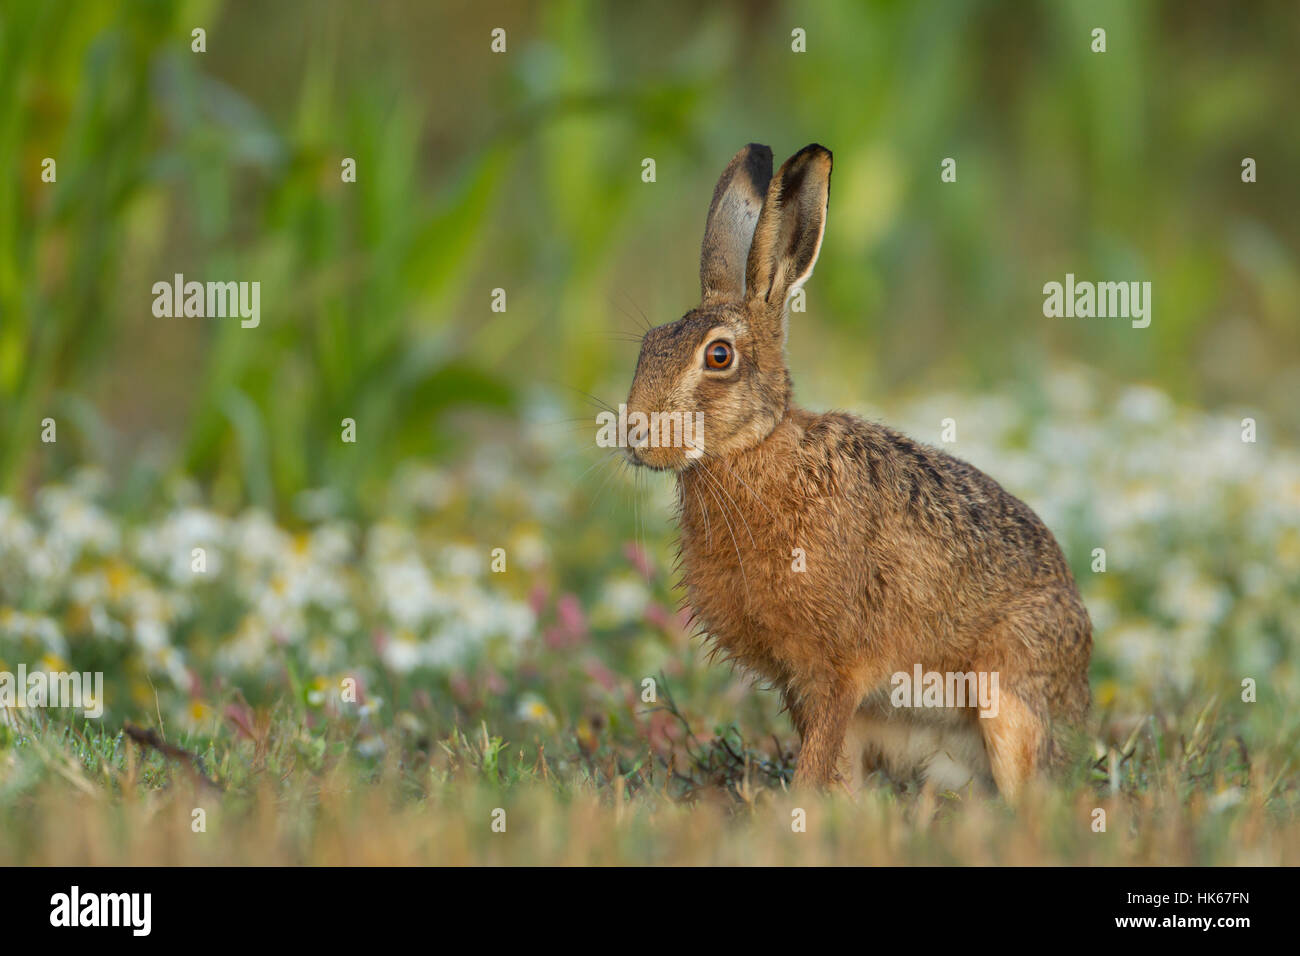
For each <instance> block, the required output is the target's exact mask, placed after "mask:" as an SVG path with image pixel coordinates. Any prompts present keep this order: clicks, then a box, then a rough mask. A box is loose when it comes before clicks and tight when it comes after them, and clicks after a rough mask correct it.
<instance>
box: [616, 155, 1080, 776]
mask: <svg viewBox="0 0 1300 956" xmlns="http://www.w3.org/2000/svg"><path fill="white" fill-rule="evenodd" d="M830 165H831V160H830V153H829V152H827V151H826V150H824V149H823V148H821V147H819V146H810V147H807V148H806V149H804V150H802V151H801V152H800V153H798V154H796V155H795V156H794V157H792V158H791V159H790V160H789V161H787V163H786V164H785V165H784V166H783V167H782V168H781V170H780V171H779V172H778V173H777V175H776V177H774V178H772V177H771V154H770V151H768V150H766V148H765V147H759V146H753V145H751V146H749V147H746V148H745V149H744V150H741V152H740V153H739V154H737V156H736V158H735V159H734V160H733V161H732V163H731V165H730V166H729V167H728V169H727V171H726V172H725V173H724V174H723V178H722V180H721V181H720V182H719V184H718V190H717V191H716V192H715V195H714V201H713V207H712V208H711V210H710V216H709V224H708V226H707V227H706V234H705V242H704V247H703V254H702V257H701V258H702V265H701V286H702V289H703V297H704V301H703V303H702V305H701V306H700V307H699V308H698V309H695V310H693V311H692V312H690V313H688V314H687V315H686V316H685V317H684V318H682V319H680V320H678V321H677V322H674V323H670V324H669V325H665V326H660V327H659V328H657V329H653V330H651V332H650V333H648V334H647V336H646V339H645V342H644V343H643V346H642V352H641V357H640V360H639V362H638V365H637V372H636V377H635V380H634V383H633V387H632V392H631V395H630V397H629V400H628V407H629V410H634V409H635V410H641V411H645V412H650V411H660V412H672V411H683V412H696V411H698V412H702V413H703V420H704V423H705V431H704V434H703V436H702V438H701V439H697V440H695V441H693V442H688V443H687V444H688V448H686V449H672V448H653V447H649V445H648V444H647V443H645V442H644V441H643V442H642V443H641V444H640V445H639V446H638V447H634V448H632V449H631V455H632V457H633V459H634V460H635V461H636V462H637V463H639V464H644V465H649V466H651V467H658V468H671V469H673V470H675V471H676V472H677V475H678V489H679V496H680V522H681V532H682V543H681V557H682V566H683V570H684V584H685V588H686V594H687V601H688V603H689V605H690V606H691V608H692V609H693V612H694V614H695V616H696V618H697V619H698V621H699V623H700V625H701V626H702V628H703V629H704V631H705V632H707V634H709V635H710V637H711V638H712V640H713V641H714V642H715V643H716V647H717V648H718V649H719V651H721V652H722V653H723V654H725V655H726V656H729V657H731V658H733V659H734V660H736V661H737V662H738V663H739V664H741V665H742V666H744V667H745V668H746V669H748V670H749V671H751V672H753V673H755V674H757V675H759V676H761V677H762V678H765V679H766V680H767V681H769V682H771V683H772V684H773V685H774V686H775V687H777V688H779V689H780V691H781V693H782V695H783V697H784V700H785V702H786V705H787V707H788V709H789V711H790V714H791V717H792V719H793V722H794V725H795V728H796V729H797V731H798V732H799V734H800V737H801V739H802V741H803V748H802V751H801V753H800V756H799V763H798V769H797V772H796V778H797V780H799V781H800V782H805V783H813V784H826V783H829V782H831V781H832V780H833V779H835V778H836V777H837V776H841V777H844V778H846V779H848V780H849V781H850V782H855V781H857V780H859V779H860V777H861V775H862V773H863V772H864V771H866V770H869V769H872V768H876V767H879V768H882V769H885V770H887V771H890V772H891V773H892V774H895V775H900V774H902V775H906V774H912V773H917V774H919V775H921V776H922V777H924V778H927V779H930V780H932V781H933V782H934V783H936V784H938V785H940V786H960V785H961V784H962V783H964V782H965V781H967V780H969V779H972V778H981V779H985V780H987V779H989V778H991V779H992V780H993V781H995V782H996V784H997V786H998V788H999V789H1000V790H1001V791H1002V792H1003V793H1004V794H1006V795H1007V796H1014V795H1015V794H1016V793H1017V792H1018V791H1019V789H1020V788H1021V786H1022V785H1023V783H1024V782H1025V780H1026V779H1027V778H1028V777H1030V776H1031V775H1032V774H1033V773H1034V772H1035V770H1036V769H1037V768H1038V767H1039V766H1040V765H1042V764H1044V763H1045V762H1048V761H1050V760H1051V759H1053V758H1054V757H1055V756H1056V755H1057V753H1058V745H1057V742H1056V741H1057V737H1058V730H1059V729H1060V727H1062V726H1064V725H1069V724H1074V723H1077V722H1079V721H1080V720H1082V718H1083V717H1084V715H1085V714H1086V712H1087V710H1088V706H1089V689H1088V680H1087V666H1088V658H1089V655H1090V652H1091V645H1092V637H1091V624H1090V622H1089V619H1088V613H1087V611H1086V609H1085V608H1084V606H1083V603H1082V601H1081V600H1080V598H1079V595H1078V591H1077V589H1076V587H1075V583H1074V578H1073V576H1072V575H1071V573H1070V569H1069V566H1068V565H1067V563H1066V561H1065V558H1064V556H1063V555H1062V553H1061V549H1060V548H1059V546H1058V545H1057V543H1056V541H1055V539H1054V538H1053V537H1052V534H1051V532H1049V531H1048V530H1047V528H1046V527H1044V525H1043V523H1042V522H1041V521H1040V520H1039V519H1038V517H1037V516H1036V515H1035V514H1034V513H1033V511H1031V510H1030V509H1029V507H1028V506H1027V505H1025V504H1024V503H1023V502H1021V501H1020V500H1018V499H1017V498H1015V497H1013V496H1012V495H1010V494H1008V493H1007V492H1006V491H1004V490H1003V489H1002V487H1001V486H1000V485H998V484H997V482H995V481H994V480H993V479H991V478H989V477H988V476H987V475H985V474H984V473H983V472H981V471H979V470H978V469H976V468H974V467H972V466H970V465H968V464H966V463H965V462H962V461H959V460H958V459H956V458H953V457H951V456H950V455H947V454H945V453H943V452H941V451H939V450H937V449H934V448H931V447H928V446H926V445H922V444H919V443H917V442H914V441H912V440H911V439H909V438H907V437H906V436H904V435H901V434H899V433H898V432H896V431H894V430H892V429H889V428H886V427H884V426H882V425H877V424H872V423H868V422H864V421H862V420H860V419H857V418H855V417H853V416H851V415H846V414H842V413H837V412H831V413H825V414H814V413H812V412H808V411H804V410H803V409H800V408H798V407H797V406H795V405H793V404H792V402H791V386H790V377H789V373H788V371H787V370H786V366H785V360H784V339H785V324H786V321H787V320H788V314H787V312H786V309H785V305H786V300H787V297H788V295H789V294H790V292H791V291H792V290H793V288H795V287H796V286H798V285H800V284H802V282H803V281H804V280H806V279H807V277H808V275H810V274H811V271H812V267H813V265H814V264H815V261H816V257H817V253H818V251H819V249H820V245H821V239H822V234H823V230H824V225H825V209H826V201H827V196H828V194H829V178H830ZM769 179H770V184H769V182H768V180H769ZM751 230H752V236H753V239H752V243H751V242H750V235H751ZM742 248H746V249H747V255H746V262H745V265H744V272H743V274H742V273H741V272H740V263H739V262H738V258H739V256H740V253H739V252H738V251H737V250H739V249H742ZM742 275H743V278H742ZM718 340H722V341H723V342H725V343H726V344H727V346H728V347H729V348H731V349H732V351H733V352H734V358H733V364H732V366H731V367H730V368H728V369H725V370H715V369H713V368H711V367H708V366H707V365H706V364H705V362H704V361H703V359H702V356H703V354H704V349H705V347H706V346H708V347H709V348H710V349H713V348H714V345H713V344H710V343H716V342H717V341H718ZM643 437H644V436H643ZM688 450H689V451H691V452H693V454H694V457H692V455H689V454H687V453H686V452H687V451H688ZM918 664H919V665H920V666H921V669H922V671H925V672H939V673H954V674H956V673H963V674H964V673H969V672H976V673H980V672H983V673H996V674H997V675H998V685H999V690H1000V695H999V703H998V708H997V714H996V716H993V717H980V716H979V714H978V712H977V711H976V710H975V709H973V708H970V707H967V708H954V707H945V708H937V709H901V708H896V707H894V706H892V705H891V703H890V693H889V691H890V678H891V675H893V674H896V673H898V672H903V673H907V674H911V673H913V670H914V667H915V666H916V665H918Z"/></svg>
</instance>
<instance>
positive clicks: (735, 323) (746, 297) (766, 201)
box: [627, 143, 831, 471]
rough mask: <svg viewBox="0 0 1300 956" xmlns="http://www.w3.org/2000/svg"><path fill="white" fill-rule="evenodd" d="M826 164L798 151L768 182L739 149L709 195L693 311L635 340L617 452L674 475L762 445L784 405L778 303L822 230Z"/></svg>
mask: <svg viewBox="0 0 1300 956" xmlns="http://www.w3.org/2000/svg"><path fill="white" fill-rule="evenodd" d="M830 179H831V154H830V151H829V150H827V149H826V148H824V147H822V146H818V145H816V144H813V145H811V146H805V147H804V148H803V149H801V150H800V151H799V152H797V153H795V154H794V155H793V156H791V157H790V158H789V159H788V160H786V162H785V164H784V165H782V166H781V168H780V170H778V171H777V174H776V176H775V177H773V176H772V151H771V150H770V149H768V148H767V147H766V146H759V145H757V144H756V143H751V144H750V145H748V146H746V147H745V148H744V149H742V150H741V151H740V152H738V153H737V154H736V155H735V157H734V158H733V159H732V160H731V163H730V164H729V165H728V166H727V168H726V170H725V171H724V172H723V174H722V178H721V179H719V180H718V185H717V188H716V189H715V190H714V192H713V203H712V204H711V205H710V206H709V219H708V223H707V225H706V226H705V228H704V244H703V247H702V248H701V251H700V291H701V296H702V301H701V302H700V304H699V306H698V307H696V308H694V309H692V310H691V311H690V312H687V313H686V315H684V316H682V317H681V318H680V319H678V320H677V321H676V322H670V323H668V324H667V325H661V326H658V327H657V328H654V329H651V330H650V331H649V332H647V333H646V335H645V339H644V340H643V341H642V343H641V355H640V357H639V358H638V359H637V365H636V375H635V377H634V378H633V381H632V390H631V393H630V394H629V395H628V400H627V412H628V426H629V432H628V437H629V445H630V447H629V449H628V453H629V455H630V456H631V458H632V460H633V461H634V462H635V463H637V464H639V465H647V466H649V467H651V468H670V469H673V470H674V471H680V470H682V469H684V468H687V467H689V466H690V465H691V464H693V463H694V462H695V461H696V460H698V459H699V458H700V456H701V455H705V456H708V457H711V458H713V457H727V456H729V455H733V454H735V453H737V452H740V451H743V450H745V449H747V448H752V447H753V446H754V445H757V444H758V443H759V442H761V441H763V439H765V438H766V437H767V436H768V435H769V434H770V433H771V431H772V429H774V428H775V427H776V426H777V424H778V423H779V422H780V421H781V418H782V417H783V416H784V415H785V412H786V408H787V407H788V405H789V403H790V373H789V371H787V369H786V365H785V337H786V323H787V321H788V317H789V316H788V312H787V307H788V301H789V297H790V295H791V294H792V293H793V292H794V291H795V290H796V289H798V288H799V287H800V286H802V285H803V283H804V282H805V281H807V279H808V277H809V276H810V275H812V271H813V266H814V265H816V263H817V253H818V251H819V250H820V249H821V244H822V234H823V233H824V232H825V229H826V200H827V196H828V194H829V191H830Z"/></svg>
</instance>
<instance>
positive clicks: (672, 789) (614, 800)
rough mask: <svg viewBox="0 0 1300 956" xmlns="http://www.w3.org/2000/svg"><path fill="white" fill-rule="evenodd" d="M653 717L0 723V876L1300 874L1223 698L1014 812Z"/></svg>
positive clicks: (1285, 830) (1135, 729)
mask: <svg viewBox="0 0 1300 956" xmlns="http://www.w3.org/2000/svg"><path fill="white" fill-rule="evenodd" d="M753 692H754V693H762V692H761V691H757V690H755V691H753ZM659 709H660V711H661V712H663V713H665V714H667V715H668V716H670V717H671V719H672V720H673V721H674V722H675V723H677V724H678V725H679V726H680V727H681V729H682V733H681V735H680V736H679V737H678V738H677V739H676V740H675V741H674V742H672V743H671V744H667V745H660V746H654V745H652V744H651V743H649V742H647V741H646V740H638V739H636V737H635V735H629V734H626V733H621V732H619V731H617V730H616V729H615V728H613V727H594V728H593V727H592V726H590V725H589V724H585V725H583V726H579V727H577V728H565V729H564V730H562V731H557V732H555V733H552V734H548V735H544V736H539V735H534V736H533V737H532V738H531V739H522V738H520V739H514V740H511V739H505V738H503V737H502V736H500V735H499V734H498V733H496V732H495V731H494V730H493V729H492V728H491V727H489V726H488V725H487V724H486V723H485V722H484V723H480V724H478V725H477V726H451V727H448V728H446V729H445V730H442V731H437V732H435V731H434V730H433V729H432V728H431V726H429V724H427V723H426V722H425V721H423V720H422V719H421V718H420V717H419V716H417V715H414V714H411V713H404V714H402V715H400V716H399V717H398V718H397V719H396V720H394V721H393V722H392V724H391V725H388V726H382V727H381V726H377V725H376V724H375V723H374V722H373V719H372V718H373V716H374V715H373V714H365V713H364V711H365V710H366V708H364V707H363V708H356V707H355V706H354V707H352V708H351V709H350V711H349V710H348V708H346V707H345V708H344V712H339V713H335V714H332V715H325V714H322V713H319V712H316V713H312V712H309V711H307V710H305V709H304V708H301V707H295V706H293V705H292V704H291V703H289V702H288V701H284V700H282V701H280V702H279V703H277V704H275V705H274V706H272V707H270V708H266V709H251V708H248V707H247V706H246V705H244V704H243V703H242V702H241V701H240V700H239V697H238V695H237V694H235V695H232V696H231V697H230V698H229V699H228V700H227V705H226V706H225V707H224V708H223V710H224V714H225V715H224V716H218V715H216V714H214V715H212V716H211V718H210V719H209V721H208V722H207V725H206V726H205V728H204V729H202V730H201V731H198V732H194V733H187V734H181V735H179V736H176V737H170V738H169V737H167V735H165V734H164V733H162V732H159V731H157V730H156V729H155V728H148V729H145V728H139V727H136V726H135V725H128V726H127V728H125V729H114V728H109V727H106V726H103V725H102V724H94V723H91V722H86V723H83V724H81V725H79V726H78V725H73V724H69V723H62V722H59V721H58V720H56V719H51V718H48V717H46V716H44V715H37V716H33V715H32V714H33V712H27V711H10V712H9V714H10V720H9V723H8V726H7V727H6V728H5V729H4V730H3V731H0V766H3V768H4V772H3V781H4V782H3V793H2V794H0V864H5V865H12V864H20V865H22V864H37V865H49V864H58V865H70V864H75V865H112V864H130V865H155V864H158V865H211V864H234V865H284V864H323V865H334V864H350V865H358V864H361V865H364V864H394V865H399V864H412V865H423V864H443V865H461V864H489V865H496V864H523V865H533V864H561V865H584V864H601V865H605V864H685V865H695V864H733V865H751V864H831V865H843V864H870V865H900V864H932V865H951V864H962V865H971V864H974V865H979V864H1012V865H1052V864H1083V865H1099V864H1109V865H1131V864H1160V865H1166V864H1170V865H1172V864H1197V865H1201V864H1216V865H1241V864H1246V865H1294V864H1295V863H1296V862H1298V861H1300V821H1298V820H1297V816H1296V810H1297V806H1298V804H1300V790H1298V789H1297V784H1298V783H1300V780H1298V779H1297V773H1296V768H1295V766H1294V756H1293V752H1292V743H1291V741H1292V739H1293V737H1292V736H1291V735H1292V734H1293V732H1294V730H1295V728H1294V727H1291V728H1288V733H1287V734H1277V735H1275V736H1273V737H1272V738H1271V739H1253V740H1248V739H1247V738H1246V737H1245V736H1244V735H1243V733H1242V732H1241V731H1242V728H1241V727H1239V726H1238V724H1239V723H1240V721H1238V720H1236V719H1234V718H1233V717H1232V716H1231V711H1232V708H1230V707H1228V706H1226V705H1225V704H1223V703H1222V702H1220V701H1219V700H1218V699H1213V698H1212V699H1210V700H1208V701H1205V702H1203V703H1201V704H1200V705H1199V706H1188V707H1186V708H1183V709H1181V710H1178V711H1176V712H1173V711H1171V712H1164V713H1158V714H1148V715H1127V716H1126V717H1123V718H1121V717H1118V716H1112V715H1100V716H1099V726H1098V728H1097V732H1096V733H1095V735H1093V738H1092V740H1091V748H1092V753H1091V754H1089V755H1088V756H1087V757H1086V758H1085V759H1083V760H1081V761H1080V762H1079V763H1077V764H1076V765H1075V766H1073V767H1072V768H1070V769H1069V770H1068V771H1067V772H1066V773H1064V774H1063V775H1062V776H1060V777H1059V778H1056V779H1052V780H1045V781H1042V782H1040V783H1039V785H1038V786H1036V787H1035V788H1033V789H1032V790H1030V791H1029V792H1028V793H1027V794H1026V795H1025V797H1024V799H1023V800H1022V802H1021V803H1020V804H1019V805H1018V806H1017V807H1015V808H1012V807H1009V806H1008V805H1006V804H1005V803H1004V802H1003V801H1001V800H1000V799H999V798H996V797H989V796H986V795H982V794H980V793H977V792H962V793H951V792H949V793H942V794H940V793H935V792H933V791H930V790H928V789H925V788H918V787H917V786H916V785H915V784H914V783H910V782H896V781H890V780H888V779H885V778H884V777H883V776H881V775H878V774H877V775H874V776H873V777H871V778H869V779H868V783H867V786H866V788H865V789H864V790H863V791H862V792H861V793H860V794H857V795H856V796H850V795H847V794H844V793H834V792H833V793H830V794H822V795H817V794H809V793H795V792H792V791H791V790H790V789H789V787H790V779H791V774H792V770H793V766H794V761H793V753H792V751H793V750H794V749H795V748H794V744H795V741H794V740H793V739H792V738H790V737H789V735H788V734H787V735H785V736H782V737H769V738H768V739H761V738H754V737H748V736H746V735H745V733H744V731H743V729H741V728H738V727H735V726H732V727H727V728H720V732H719V733H714V734H699V733H697V732H695V731H694V730H693V729H692V728H690V727H689V725H688V724H687V719H686V717H685V716H684V715H683V714H682V713H681V712H680V710H678V708H677V706H676V704H674V703H673V702H672V701H671V699H665V700H664V701H663V702H662V703H661V705H659ZM200 809H201V810H202V811H203V813H204V815H205V818H204V824H205V830H204V831H203V832H196V829H195V820H196V811H197V810H200ZM798 810H802V811H804V813H805V815H806V831H805V832H796V830H795V829H794V826H793V821H794V820H795V818H796V814H797V811H798ZM1098 811H1104V814H1105V831H1104V832H1098V831H1097V830H1096V829H1095V825H1096V820H1097V819H1098ZM502 812H504V817H503V819H504V825H505V826H504V832H497V830H495V829H494V820H497V819H501V813H502Z"/></svg>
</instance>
